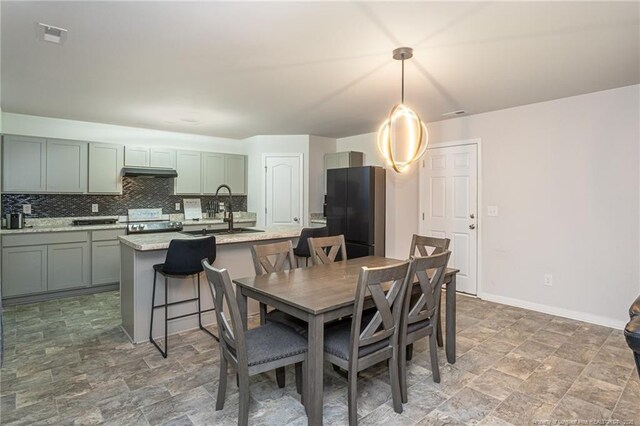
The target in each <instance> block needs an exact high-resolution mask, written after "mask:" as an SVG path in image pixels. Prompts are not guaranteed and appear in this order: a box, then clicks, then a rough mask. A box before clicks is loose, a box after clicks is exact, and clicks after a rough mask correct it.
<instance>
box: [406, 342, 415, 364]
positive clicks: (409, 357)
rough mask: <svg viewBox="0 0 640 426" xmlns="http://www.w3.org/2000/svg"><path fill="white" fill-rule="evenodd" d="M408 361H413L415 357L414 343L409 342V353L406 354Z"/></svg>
mask: <svg viewBox="0 0 640 426" xmlns="http://www.w3.org/2000/svg"><path fill="white" fill-rule="evenodd" d="M405 358H406V359H407V361H411V360H412V359H413V343H409V344H408V345H407V355H406V356H405Z"/></svg>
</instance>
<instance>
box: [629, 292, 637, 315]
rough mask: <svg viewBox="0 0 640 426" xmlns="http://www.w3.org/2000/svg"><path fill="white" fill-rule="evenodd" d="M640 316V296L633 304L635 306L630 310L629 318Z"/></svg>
mask: <svg viewBox="0 0 640 426" xmlns="http://www.w3.org/2000/svg"><path fill="white" fill-rule="evenodd" d="M639 315H640V296H638V298H637V299H636V301H635V302H633V305H631V307H630V308H629V316H630V317H635V316H639Z"/></svg>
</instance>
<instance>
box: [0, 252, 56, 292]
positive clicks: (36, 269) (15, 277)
mask: <svg viewBox="0 0 640 426" xmlns="http://www.w3.org/2000/svg"><path fill="white" fill-rule="evenodd" d="M45 291H47V246H27V247H7V248H3V249H2V296H3V297H12V296H22V295H25V294H33V293H42V292H45Z"/></svg>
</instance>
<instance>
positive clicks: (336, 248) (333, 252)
mask: <svg viewBox="0 0 640 426" xmlns="http://www.w3.org/2000/svg"><path fill="white" fill-rule="evenodd" d="M308 241H309V251H310V253H311V263H312V264H313V265H325V264H327V263H332V262H335V261H336V258H337V257H338V253H339V254H340V256H341V260H347V246H346V244H345V242H344V235H334V236H331V237H318V238H309V240H308Z"/></svg>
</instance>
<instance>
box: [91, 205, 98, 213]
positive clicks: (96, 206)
mask: <svg viewBox="0 0 640 426" xmlns="http://www.w3.org/2000/svg"><path fill="white" fill-rule="evenodd" d="M91 213H98V205H97V204H91Z"/></svg>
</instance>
